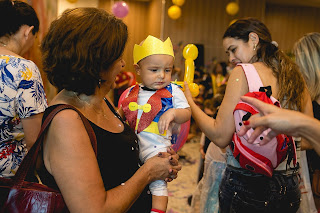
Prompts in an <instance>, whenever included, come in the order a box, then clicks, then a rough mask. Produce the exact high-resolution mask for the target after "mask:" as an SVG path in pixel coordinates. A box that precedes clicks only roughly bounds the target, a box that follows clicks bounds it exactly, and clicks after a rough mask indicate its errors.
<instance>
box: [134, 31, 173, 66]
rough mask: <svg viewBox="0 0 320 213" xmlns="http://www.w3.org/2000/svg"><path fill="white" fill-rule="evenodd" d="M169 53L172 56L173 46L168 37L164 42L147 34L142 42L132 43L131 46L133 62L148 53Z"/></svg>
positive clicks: (135, 62) (136, 61)
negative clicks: (132, 46)
mask: <svg viewBox="0 0 320 213" xmlns="http://www.w3.org/2000/svg"><path fill="white" fill-rule="evenodd" d="M158 54H159V55H171V56H172V57H174V54H173V48H172V43H171V40H170V38H169V37H168V38H167V40H165V42H163V41H161V40H160V39H158V38H156V37H153V36H151V35H149V36H148V37H147V38H146V40H144V42H143V44H142V45H141V46H140V45H137V44H135V45H134V48H133V63H134V64H137V63H138V62H139V61H140V60H142V59H144V58H145V57H148V56H150V55H158Z"/></svg>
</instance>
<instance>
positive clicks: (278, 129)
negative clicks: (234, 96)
mask: <svg viewBox="0 0 320 213" xmlns="http://www.w3.org/2000/svg"><path fill="white" fill-rule="evenodd" d="M241 99H242V100H243V101H246V102H247V103H249V104H251V105H253V106H255V107H256V108H257V109H258V110H259V111H260V113H259V115H260V116H251V117H250V119H249V120H248V121H246V122H243V123H244V125H243V126H242V127H241V129H240V131H239V132H238V134H239V135H240V136H242V135H244V134H245V133H246V132H247V131H248V130H249V129H250V128H254V132H253V133H252V134H251V136H250V138H249V139H248V142H249V143H252V142H253V141H254V140H255V139H256V138H257V137H258V136H259V135H260V134H261V133H262V132H263V131H264V130H266V129H268V128H271V131H270V132H269V133H268V134H267V136H266V137H264V139H263V140H262V141H261V143H260V144H261V145H264V144H266V143H268V142H269V141H270V140H272V138H274V137H276V136H277V135H278V134H281V133H283V134H287V135H291V136H296V137H299V134H298V131H297V129H298V125H297V124H299V122H300V121H299V113H298V112H295V111H292V110H285V109H281V108H279V107H276V106H274V105H271V104H266V103H264V102H262V101H259V100H257V99H255V98H250V97H246V96H242V97H241Z"/></svg>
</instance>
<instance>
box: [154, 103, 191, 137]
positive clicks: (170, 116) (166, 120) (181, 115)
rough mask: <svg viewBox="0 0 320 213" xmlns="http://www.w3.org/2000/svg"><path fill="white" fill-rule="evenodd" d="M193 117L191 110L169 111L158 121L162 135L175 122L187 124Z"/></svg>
mask: <svg viewBox="0 0 320 213" xmlns="http://www.w3.org/2000/svg"><path fill="white" fill-rule="evenodd" d="M190 117H191V110H190V108H184V109H183V108H179V109H174V108H172V109H169V110H167V111H166V112H165V113H163V115H161V117H160V119H159V121H158V128H159V132H160V134H163V133H164V131H165V130H168V128H169V125H170V123H171V122H172V121H173V122H175V123H178V124H182V123H184V122H187V121H188V120H189V119H190Z"/></svg>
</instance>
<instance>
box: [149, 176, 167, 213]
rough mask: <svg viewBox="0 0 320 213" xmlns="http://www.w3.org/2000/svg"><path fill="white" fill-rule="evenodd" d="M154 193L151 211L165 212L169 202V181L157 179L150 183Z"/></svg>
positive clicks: (152, 212)
mask: <svg viewBox="0 0 320 213" xmlns="http://www.w3.org/2000/svg"><path fill="white" fill-rule="evenodd" d="M149 189H150V191H151V194H152V210H151V213H154V212H156V213H165V212H166V210H167V204H168V190H167V183H166V182H165V181H163V180H156V181H154V182H152V183H150V185H149Z"/></svg>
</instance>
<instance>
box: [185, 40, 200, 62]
mask: <svg viewBox="0 0 320 213" xmlns="http://www.w3.org/2000/svg"><path fill="white" fill-rule="evenodd" d="M183 57H184V58H185V59H191V60H195V59H196V58H197V57H198V48H197V46H196V45H194V44H188V45H186V46H185V47H184V48H183Z"/></svg>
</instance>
